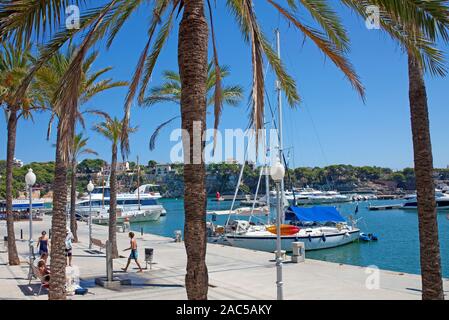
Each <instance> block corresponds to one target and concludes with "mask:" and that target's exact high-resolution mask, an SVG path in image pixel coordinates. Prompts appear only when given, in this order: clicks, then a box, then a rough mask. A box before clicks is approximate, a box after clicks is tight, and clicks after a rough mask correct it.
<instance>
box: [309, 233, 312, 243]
mask: <svg viewBox="0 0 449 320" xmlns="http://www.w3.org/2000/svg"><path fill="white" fill-rule="evenodd" d="M309 242H312V236H311V235H310V233H309Z"/></svg>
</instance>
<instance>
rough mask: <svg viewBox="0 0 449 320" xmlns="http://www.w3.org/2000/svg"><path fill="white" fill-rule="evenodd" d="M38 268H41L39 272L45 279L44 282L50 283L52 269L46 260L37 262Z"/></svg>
mask: <svg viewBox="0 0 449 320" xmlns="http://www.w3.org/2000/svg"><path fill="white" fill-rule="evenodd" d="M37 269H38V270H39V274H40V275H41V276H42V278H43V279H44V280H43V284H45V285H48V283H49V282H50V270H49V269H48V267H47V265H46V264H45V261H44V260H40V261H39V262H38V263H37Z"/></svg>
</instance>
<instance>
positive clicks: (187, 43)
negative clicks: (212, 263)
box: [178, 0, 209, 300]
mask: <svg viewBox="0 0 449 320" xmlns="http://www.w3.org/2000/svg"><path fill="white" fill-rule="evenodd" d="M184 4H185V6H184V13H183V17H182V21H181V23H180V26H179V39H178V65H179V71H180V77H181V88H182V90H181V116H182V128H183V130H184V131H185V132H188V135H184V134H183V137H182V139H183V147H184V148H183V149H184V162H185V163H184V184H185V188H184V210H185V225H184V240H185V247H186V252H187V273H186V279H185V282H186V290H187V297H188V299H190V300H205V299H207V291H208V281H209V279H208V274H207V266H206V244H207V242H206V240H207V239H206V190H205V176H206V172H205V166H204V162H203V157H202V155H203V150H204V143H203V142H202V139H201V138H202V134H203V132H204V130H205V127H206V79H207V46H208V26H207V22H206V18H205V16H204V0H190V1H184ZM194 127H196V128H197V129H196V130H194ZM194 131H195V132H194ZM194 141H195V142H194Z"/></svg>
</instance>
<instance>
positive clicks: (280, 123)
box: [275, 29, 285, 223]
mask: <svg viewBox="0 0 449 320" xmlns="http://www.w3.org/2000/svg"><path fill="white" fill-rule="evenodd" d="M275 33H276V47H277V55H278V58H279V60H280V59H281V38H280V33H279V29H276V31H275ZM276 90H277V98H278V123H279V126H278V137H279V161H280V162H281V163H282V164H284V157H283V151H284V150H283V149H284V143H283V141H284V138H283V134H282V128H283V124H282V91H281V82H280V81H279V79H276ZM284 203H285V194H284V179H282V181H281V204H282V207H284ZM282 223H284V216H283V215H282Z"/></svg>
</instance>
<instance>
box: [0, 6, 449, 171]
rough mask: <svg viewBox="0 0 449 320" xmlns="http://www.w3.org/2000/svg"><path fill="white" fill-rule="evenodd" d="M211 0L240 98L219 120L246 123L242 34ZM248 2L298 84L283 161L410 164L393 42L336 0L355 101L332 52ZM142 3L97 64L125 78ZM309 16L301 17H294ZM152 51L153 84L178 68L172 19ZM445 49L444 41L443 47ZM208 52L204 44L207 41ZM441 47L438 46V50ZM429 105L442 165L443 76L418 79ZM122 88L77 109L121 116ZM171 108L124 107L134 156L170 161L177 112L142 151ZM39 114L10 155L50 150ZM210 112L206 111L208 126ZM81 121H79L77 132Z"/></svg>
mask: <svg viewBox="0 0 449 320" xmlns="http://www.w3.org/2000/svg"><path fill="white" fill-rule="evenodd" d="M223 3H224V1H217V8H216V10H215V17H214V22H215V27H216V36H217V39H218V50H219V61H220V63H221V64H226V65H229V66H230V67H231V76H230V77H229V78H227V79H226V83H229V84H240V85H242V86H243V87H244V88H245V99H244V101H243V102H242V103H241V105H240V106H239V107H236V108H235V107H227V106H225V108H224V111H223V115H222V118H221V122H220V129H221V130H224V129H228V128H246V127H247V124H248V109H247V97H248V95H249V92H250V87H251V60H250V48H249V46H248V45H247V44H246V43H245V42H244V41H243V38H242V36H241V34H240V33H239V30H238V28H237V26H236V24H235V22H234V19H233V17H232V16H231V14H230V13H229V12H228V10H227V9H226V8H225V7H224V4H223ZM256 5H257V6H256V11H257V15H258V19H259V22H260V23H261V25H262V26H263V30H264V31H265V32H266V34H267V36H268V39H269V40H270V41H272V42H273V44H274V39H275V38H274V29H275V28H277V27H278V28H279V29H280V31H281V46H282V59H283V62H284V63H285V65H286V67H287V69H288V71H289V73H290V74H291V75H292V76H293V77H294V78H295V80H296V81H297V84H298V88H299V93H300V95H301V97H302V99H303V103H302V104H301V105H300V106H299V107H297V108H296V109H294V110H293V109H290V108H288V107H285V108H284V110H285V112H284V125H285V127H284V137H285V139H284V140H285V142H284V144H285V147H286V148H290V149H289V150H290V166H294V167H296V166H325V165H328V164H353V165H377V166H387V167H391V168H394V169H400V168H404V167H410V166H412V165H413V153H412V141H411V133H410V132H411V130H410V113H409V106H408V79H407V59H406V56H405V55H404V54H403V53H402V51H401V50H400V48H399V47H398V46H397V45H396V44H395V43H393V41H391V40H390V38H389V37H388V36H387V35H385V34H384V33H383V32H382V31H380V30H368V29H367V28H366V27H365V24H364V21H362V20H361V19H359V18H358V17H357V16H356V15H355V14H354V13H351V12H349V10H348V9H347V8H345V7H343V6H340V5H336V6H335V8H336V9H337V11H338V12H339V14H340V15H341V17H342V19H343V23H344V25H345V26H346V28H347V30H348V33H349V36H350V38H351V52H350V54H349V58H350V60H351V62H352V63H353V65H354V67H355V69H356V71H357V72H358V74H359V75H360V77H361V79H362V81H363V84H364V85H365V87H366V90H367V102H366V104H363V102H362V101H361V99H360V98H359V97H358V96H357V93H356V92H355V91H354V90H353V89H352V87H351V86H350V84H349V83H348V81H346V80H345V79H344V77H343V75H342V74H341V72H339V71H338V70H337V69H336V68H335V66H334V65H333V64H332V62H331V61H329V60H328V59H325V58H324V56H323V54H321V53H320V52H319V51H318V50H317V49H316V47H315V46H314V44H313V43H312V42H311V41H309V40H306V41H305V42H303V37H302V35H301V34H299V33H298V32H297V31H296V30H294V28H293V27H292V26H289V25H287V24H286V23H284V22H283V21H282V20H280V19H279V16H278V14H276V13H273V11H272V10H271V8H270V7H268V6H267V5H265V4H264V3H262V2H259V1H257V3H256ZM147 15H148V14H147V11H145V10H144V8H142V9H141V10H140V11H139V12H137V14H135V15H134V16H133V18H132V19H131V20H130V21H129V23H128V24H126V25H125V27H124V29H123V30H122V32H121V33H120V34H119V35H118V36H117V38H116V40H115V42H114V44H113V46H112V47H111V49H110V50H108V51H107V50H106V49H105V48H104V46H103V45H102V44H99V45H97V47H96V48H97V49H98V50H101V54H100V57H99V58H98V60H97V63H96V65H95V67H96V68H101V67H105V66H113V67H114V69H113V70H112V71H111V72H110V73H109V76H111V77H113V78H114V79H115V80H129V79H130V77H131V75H132V73H133V71H134V69H135V64H136V62H137V59H138V57H139V55H140V52H141V50H142V48H143V46H144V45H145V41H146V37H145V33H146V25H147V24H146V21H147ZM302 18H303V19H305V21H306V22H308V23H309V24H312V21H311V19H310V18H309V17H307V16H304V17H302ZM178 23H179V18H178V20H177V22H176V26H175V28H174V29H173V32H172V35H171V37H170V39H169V41H168V43H167V45H166V47H165V48H164V50H163V52H162V53H161V56H160V59H159V61H158V63H157V65H156V68H155V71H154V73H153V78H152V84H153V85H157V84H158V83H160V80H161V79H160V78H161V77H160V76H161V72H162V71H163V70H166V69H171V70H176V69H177V31H178V30H177V25H178ZM443 48H444V49H447V47H443ZM209 49H210V51H211V46H210V48H209ZM446 51H447V50H446ZM426 84H427V89H428V101H429V109H430V121H431V134H432V144H433V154H434V165H435V166H436V167H446V166H447V165H449V148H448V142H447V141H448V139H447V137H448V132H447V121H448V119H449V103H448V99H447V90H448V89H449V86H448V85H449V81H448V79H447V78H443V79H442V78H432V77H427V78H426ZM266 86H267V92H268V94H269V99H270V102H271V104H272V105H273V107H274V106H275V101H276V100H275V91H274V78H273V75H272V72H271V70H269V71H268V74H267V78H266ZM125 94H126V89H113V90H111V91H109V92H107V93H105V94H101V95H99V96H98V97H96V98H95V99H93V100H92V101H90V102H89V103H87V104H86V105H84V106H83V107H82V109H86V108H97V109H102V110H105V111H108V112H109V113H110V114H112V115H116V116H118V117H120V118H121V117H122V115H123V102H124V99H125ZM178 114H179V107H178V106H176V105H173V104H163V105H157V106H153V107H151V108H146V109H142V108H140V107H138V106H137V105H135V106H133V109H132V116H131V122H132V124H133V125H137V126H139V130H138V132H137V133H135V134H133V135H132V138H131V154H130V157H129V159H130V160H132V161H135V158H136V156H137V155H139V157H140V159H141V160H140V161H141V162H147V161H148V160H150V159H154V160H156V161H158V162H166V161H169V155H170V149H171V147H172V146H173V145H174V144H175V142H170V141H169V135H170V132H171V131H172V130H173V129H176V128H177V127H179V126H180V121H179V122H175V123H174V124H172V125H171V126H170V127H169V128H167V129H165V130H164V131H162V132H161V134H160V136H159V139H158V143H157V146H156V149H155V150H154V151H150V150H149V148H148V141H149V137H150V135H151V132H152V131H153V130H154V129H155V128H156V126H157V125H158V124H160V123H161V122H163V121H165V120H167V119H169V118H171V117H173V116H176V115H178ZM48 119H49V115H48V114H45V113H43V114H37V115H35V117H34V123H32V122H31V121H21V122H20V124H19V126H18V134H17V148H16V157H17V158H19V159H21V160H23V161H25V162H30V161H49V160H53V158H54V148H53V147H52V145H53V143H54V140H55V137H54V136H53V137H52V139H51V141H50V142H48V141H46V140H45V135H46V126H47V122H48ZM98 120H99V119H98V118H96V117H92V116H88V117H87V118H86V123H87V126H88V128H87V129H86V132H85V135H87V136H89V137H90V140H89V146H90V147H91V148H93V149H95V150H96V151H97V152H98V153H99V156H100V157H101V158H104V159H106V160H109V158H110V145H109V142H108V141H106V140H105V139H104V138H102V137H101V136H99V135H97V134H95V133H94V132H92V131H91V130H90V127H91V126H92V124H93V123H94V122H95V121H98ZM212 125H213V119H212V117H211V116H209V117H208V126H212ZM80 130H81V128H79V131H80ZM0 133H1V134H0V145H1V146H2V147H1V148H0V158H1V159H4V158H5V157H6V125H5V122H4V121H1V122H0Z"/></svg>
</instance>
